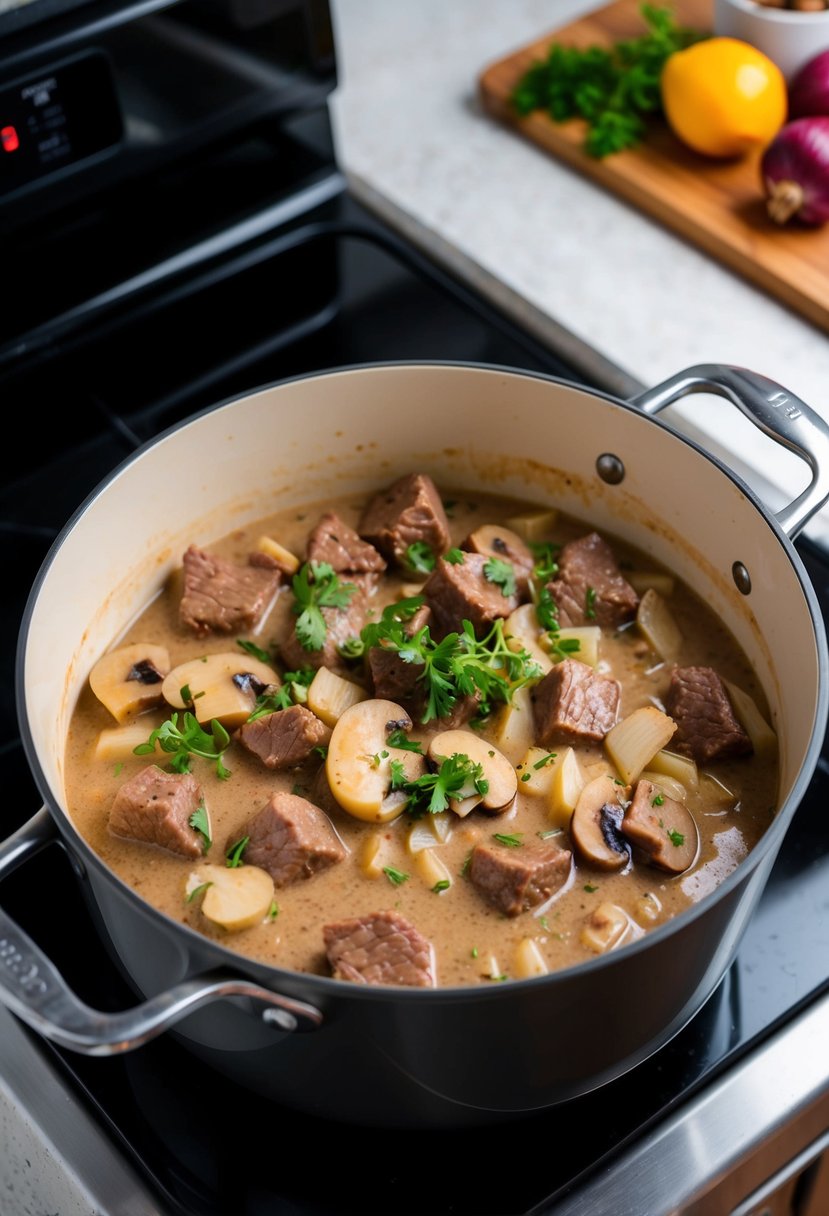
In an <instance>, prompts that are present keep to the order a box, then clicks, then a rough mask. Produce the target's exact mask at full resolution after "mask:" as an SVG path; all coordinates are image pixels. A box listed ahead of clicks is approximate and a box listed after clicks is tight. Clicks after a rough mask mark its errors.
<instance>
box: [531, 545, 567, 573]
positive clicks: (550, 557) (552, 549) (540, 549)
mask: <svg viewBox="0 0 829 1216" xmlns="http://www.w3.org/2000/svg"><path fill="white" fill-rule="evenodd" d="M528 543H529V547H530V549H531V550H532V553H533V557H534V558H535V564H534V565H533V575H534V576H535V578H537V579H538V581H539V582H540V583H547V582H549V581H550V579H551V578H555V576H556V575H557V574H558V562H557V561H556V556H557V554H558V552H559V550H560V548H561V545H556V544H553V543H552V541H529V542H528Z"/></svg>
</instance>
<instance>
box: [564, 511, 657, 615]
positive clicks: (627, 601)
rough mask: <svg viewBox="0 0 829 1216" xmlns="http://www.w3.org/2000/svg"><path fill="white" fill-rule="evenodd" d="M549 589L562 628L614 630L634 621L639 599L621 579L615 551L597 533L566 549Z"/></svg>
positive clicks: (583, 537) (628, 584)
mask: <svg viewBox="0 0 829 1216" xmlns="http://www.w3.org/2000/svg"><path fill="white" fill-rule="evenodd" d="M547 588H548V590H549V592H550V594H551V596H552V597H553V600H554V601H555V603H556V605H557V607H558V619H559V624H560V625H563V626H570V625H606V626H611V627H614V626H616V625H621V624H622V623H623V622H624V621H629V620H631V618H632V617H634V616H635V615H636V609H637V608H638V607H639V596H638V595H637V594H636V592H635V591H634V590H633V588H632V587H631V585H630V583H628V582H627V581H626V579H624V578H623V577H622V573H621V571H620V570H619V567H618V565H617V562H616V558H615V557H614V556H613V550H612V549H611V548H610V546H609V545H608V544H607V542H606V541H604V540H602V538H601V536H599V534H598V533H597V532H591V533H590V534H589V536H582V537H581V538H580V539H579V540H571V541H570V542H569V543H568V544H566V545H565V546H564V548H563V549H562V550H561V553H560V554H559V558H558V575H557V577H556V578H554V579H553V581H552V582H550V583H548V584H547ZM588 600H589V602H588ZM591 614H592V615H591Z"/></svg>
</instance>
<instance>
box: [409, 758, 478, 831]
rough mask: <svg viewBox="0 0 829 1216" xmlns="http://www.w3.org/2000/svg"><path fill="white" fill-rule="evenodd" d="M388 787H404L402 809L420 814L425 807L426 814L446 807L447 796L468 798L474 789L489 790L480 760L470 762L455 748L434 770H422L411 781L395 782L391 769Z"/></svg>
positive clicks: (435, 813)
mask: <svg viewBox="0 0 829 1216" xmlns="http://www.w3.org/2000/svg"><path fill="white" fill-rule="evenodd" d="M394 763H395V762H394V761H392V764H394ZM398 763H399V762H398ZM402 767H403V766H402V764H401V765H400V768H401V769H402ZM392 789H404V790H405V791H406V793H407V794H408V795H409V801H408V803H407V805H406V810H407V811H408V812H409V813H410V814H411V815H415V816H417V815H422V814H423V813H424V812H427V811H428V813H429V814H430V815H437V814H439V813H440V812H441V811H445V810H446V808H447V807H448V805H449V800H450V798H469V797H471V796H472V795H473V794H476V793H477V794H480V795H481V796H482V797H483V796H484V795H485V794H487V793H488V792H489V782H488V781H487V779H486V777H485V776H484V770H483V768H482V767H481V765H480V764H474V763H473V762H472V761H471V760H470V759H469V757H468V756H466V755H464V754H463V753H461V752H455V753H454V755H452V756H447V758H446V759H445V760H444V761H443V762H442V763H441V766H440V768H439V769H438V770H437V772H435V773H424V775H423V776H422V777H418V778H417V779H416V780H414V781H407V780H404V781H403V782H402V783H401V784H400V785H397V786H395V785H394V773H393V774H392Z"/></svg>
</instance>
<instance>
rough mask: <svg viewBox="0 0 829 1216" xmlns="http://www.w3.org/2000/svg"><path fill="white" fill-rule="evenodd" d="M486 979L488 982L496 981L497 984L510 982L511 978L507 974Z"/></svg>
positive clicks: (489, 976) (490, 976)
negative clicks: (505, 981)
mask: <svg viewBox="0 0 829 1216" xmlns="http://www.w3.org/2000/svg"><path fill="white" fill-rule="evenodd" d="M486 978H487V979H488V980H495V981H496V982H497V983H502V982H503V981H504V980H508V979H509V976H508V975H507V974H506V973H505V974H503V975H488V976H487V977H486Z"/></svg>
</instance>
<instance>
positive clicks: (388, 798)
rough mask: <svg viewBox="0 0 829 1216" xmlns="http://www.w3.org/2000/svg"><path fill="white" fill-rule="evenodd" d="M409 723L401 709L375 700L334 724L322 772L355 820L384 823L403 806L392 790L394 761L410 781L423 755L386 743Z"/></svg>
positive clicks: (417, 773)
mask: <svg viewBox="0 0 829 1216" xmlns="http://www.w3.org/2000/svg"><path fill="white" fill-rule="evenodd" d="M411 725H412V720H411V718H410V717H409V715H408V714H407V713H406V711H405V709H403V707H402V706H401V705H397V704H396V703H395V702H394V701H382V700H375V699H372V700H369V701H360V702H359V703H358V704H356V705H351V706H349V708H348V709H346V710H345V711H344V712H343V714H342V715H341V716H340V718H339V719H338V720H337V723H336V725H335V726H334V729H333V731H332V732H331V742H330V743H329V744H328V755H327V757H326V760H325V773H326V776H327V778H328V785H329V787H330V790H331V794H332V795H333V797H334V799H335V800H336V802H337V803H338V805H339V806H340V807H342V809H343V810H344V811H347V812H348V814H349V815H353V816H354V817H355V819H366V820H368V821H370V822H372V823H387V822H388V821H389V820H391V819H396V818H397V816H398V815H399V814H400V813H401V811H402V810H403V808H404V807H405V805H406V802H407V796H406V794H405V793H404V792H403V790H392V788H391V782H392V770H391V764H392V761H393V760H394V761H397V762H398V763H399V764H402V766H403V771H404V773H405V775H406V779H407V780H408V781H415V780H417V778H418V777H422V776H423V774H424V773H425V772H426V761H425V758H424V757H423V756H421V755H419V754H418V753H417V752H411V751H406V750H405V749H403V748H398V747H390V746H389V743H388V736H389V734H390V733H391V732H392V731H395V730H410V729H411Z"/></svg>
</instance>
